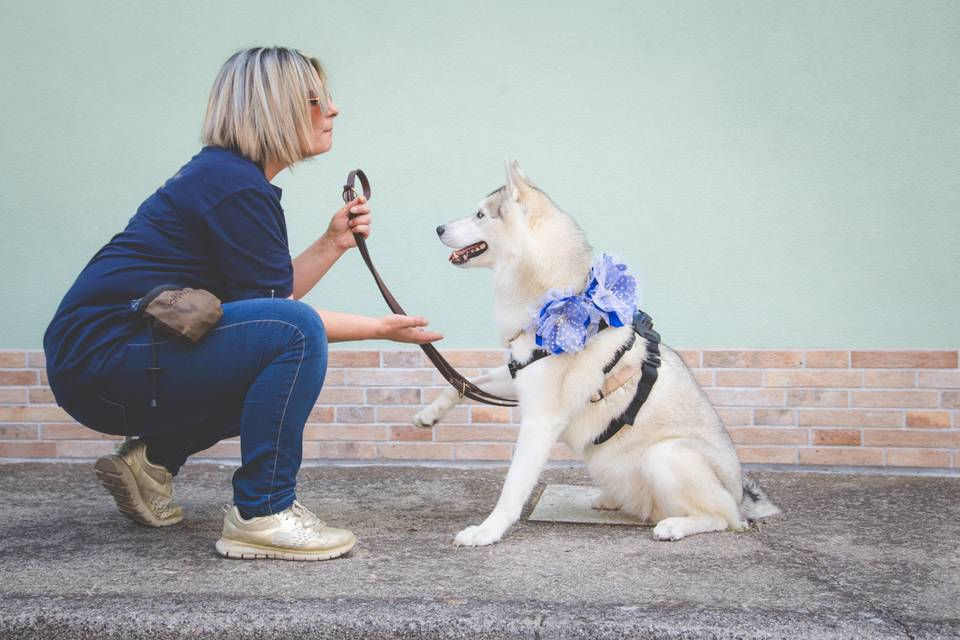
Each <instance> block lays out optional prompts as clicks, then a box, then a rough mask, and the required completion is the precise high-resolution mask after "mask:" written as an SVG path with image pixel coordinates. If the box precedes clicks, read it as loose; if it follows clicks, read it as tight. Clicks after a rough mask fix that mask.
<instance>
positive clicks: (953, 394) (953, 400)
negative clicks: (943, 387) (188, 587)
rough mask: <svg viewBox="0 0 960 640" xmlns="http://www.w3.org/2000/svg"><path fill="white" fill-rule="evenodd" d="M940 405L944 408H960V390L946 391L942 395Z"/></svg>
mask: <svg viewBox="0 0 960 640" xmlns="http://www.w3.org/2000/svg"><path fill="white" fill-rule="evenodd" d="M940 406H941V407H943V408H944V409H960V391H944V392H943V393H942V394H941V395H940Z"/></svg>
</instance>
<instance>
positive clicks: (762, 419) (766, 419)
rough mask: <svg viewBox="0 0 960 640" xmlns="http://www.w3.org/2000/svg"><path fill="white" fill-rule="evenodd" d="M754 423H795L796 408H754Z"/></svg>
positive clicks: (782, 424) (780, 424)
mask: <svg viewBox="0 0 960 640" xmlns="http://www.w3.org/2000/svg"><path fill="white" fill-rule="evenodd" d="M753 423H754V424H764V425H777V426H784V425H793V424H797V410H796V409H754V411H753Z"/></svg>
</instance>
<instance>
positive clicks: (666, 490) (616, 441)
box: [414, 161, 780, 546]
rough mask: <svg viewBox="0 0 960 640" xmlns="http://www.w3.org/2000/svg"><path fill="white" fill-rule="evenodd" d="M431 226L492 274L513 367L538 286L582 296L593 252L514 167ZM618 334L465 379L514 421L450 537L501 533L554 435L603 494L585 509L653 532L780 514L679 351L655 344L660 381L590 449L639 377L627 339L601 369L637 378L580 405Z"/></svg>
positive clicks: (448, 396)
mask: <svg viewBox="0 0 960 640" xmlns="http://www.w3.org/2000/svg"><path fill="white" fill-rule="evenodd" d="M437 233H438V234H439V235H440V240H441V241H442V242H443V243H444V244H445V245H447V246H449V247H451V248H453V249H454V252H453V254H452V255H451V256H450V261H451V262H452V263H453V264H455V265H457V266H460V267H490V268H492V269H493V286H494V300H495V316H496V323H497V327H498V329H499V331H500V336H501V338H502V340H503V343H504V344H505V345H507V346H508V347H509V349H510V357H511V358H512V359H513V360H514V361H516V362H520V363H523V362H526V361H527V360H528V359H530V357H531V355H532V354H533V352H534V350H535V349H536V344H535V340H534V335H532V334H531V333H530V332H529V331H524V327H526V326H527V325H528V323H529V322H530V319H531V309H534V308H536V305H537V303H538V301H540V300H541V298H543V296H544V294H546V293H547V292H548V291H549V290H551V289H569V290H573V291H583V289H584V287H585V286H586V285H587V280H588V277H589V272H590V268H591V264H592V262H593V256H592V251H591V248H590V245H589V244H587V240H586V238H585V236H584V234H583V231H582V230H581V229H580V227H578V226H577V224H576V222H574V220H573V219H572V218H571V217H570V216H569V215H567V214H566V213H564V212H563V211H561V210H560V209H559V208H558V207H557V206H556V205H555V204H554V203H553V201H551V200H550V198H549V197H548V196H547V195H546V194H545V193H543V192H542V191H540V190H539V189H537V187H536V186H534V185H533V183H532V182H531V181H530V180H529V179H528V178H527V177H526V176H525V175H524V174H523V172H522V171H521V169H520V167H519V165H518V164H517V163H516V162H510V161H508V162H507V184H506V186H504V187H503V188H501V189H499V190H497V191H495V192H493V193H491V194H490V195H489V196H487V197H486V198H484V199H483V200H482V201H481V202H480V205H479V208H478V210H477V212H476V213H475V214H473V215H471V216H469V217H467V218H462V219H459V220H455V221H453V222H451V223H449V224H446V225H443V226H442V227H438V228H437ZM631 334H633V328H632V327H629V326H623V327H617V328H614V327H610V328H607V329H605V330H603V331H600V332H599V333H597V334H596V335H595V336H593V337H591V338H589V339H588V340H587V342H586V345H585V346H584V348H583V349H582V350H581V351H578V352H576V353H563V354H560V355H551V356H549V357H545V358H542V359H539V360H537V361H535V362H533V363H531V364H530V365H528V366H526V367H524V368H522V369H520V370H519V371H517V372H516V379H513V378H511V376H510V373H509V371H508V367H506V366H503V367H500V368H497V369H495V370H493V371H491V372H490V373H489V374H488V375H485V376H481V377H478V378H476V379H474V380H473V382H475V383H476V384H477V385H479V386H481V387H483V388H484V389H485V390H487V391H490V392H492V393H494V394H497V395H500V396H511V397H516V398H517V399H518V402H519V407H520V414H521V424H520V432H519V437H518V439H517V446H516V449H515V452H514V456H513V460H512V462H511V463H510V470H509V471H508V472H507V478H506V481H505V482H504V485H503V490H502V492H501V494H500V499H499V500H498V501H497V505H496V507H495V508H494V509H493V511H492V512H491V513H490V515H489V516H488V517H487V519H486V520H484V521H483V522H482V523H481V524H479V525H477V526H472V527H467V528H466V529H464V530H463V531H461V532H460V533H459V534H458V535H457V537H456V540H455V542H456V544H457V545H460V546H478V545H488V544H492V543H494V542H497V541H498V540H500V539H501V538H502V537H503V534H504V533H505V532H506V530H507V529H508V528H509V527H510V526H511V525H512V524H513V523H514V522H516V521H517V519H518V518H519V517H520V512H521V510H522V508H523V505H524V503H525V502H526V501H527V498H529V496H530V493H531V491H532V490H533V488H534V486H535V484H536V482H537V480H538V478H539V477H540V473H541V471H542V470H543V468H544V465H545V464H546V462H547V458H548V456H549V453H550V449H551V447H552V446H553V444H554V443H556V442H557V441H558V440H562V441H563V442H564V443H565V444H566V445H567V446H568V447H570V448H571V449H573V450H574V451H578V452H582V453H583V456H584V460H585V461H586V465H587V469H588V471H589V473H590V476H591V478H592V479H593V481H594V482H595V483H596V484H597V486H598V487H600V489H601V490H602V495H601V497H600V498H599V499H598V500H597V501H596V502H595V503H594V507H595V508H597V509H622V510H623V511H624V512H626V513H630V514H632V515H635V516H637V517H639V518H642V519H643V520H644V521H647V522H651V523H653V522H655V523H656V526H655V527H654V529H653V537H654V538H655V539H657V540H680V539H681V538H684V537H686V536H689V535H693V534H696V533H703V532H706V531H717V530H723V529H727V528H733V529H742V528H744V527H745V526H746V525H747V520H751V519H757V518H762V517H766V516H770V515H774V514H776V513H779V511H780V510H779V509H778V508H777V507H776V506H775V505H774V504H773V503H771V502H770V501H769V500H768V499H767V497H766V495H765V494H764V493H763V491H762V490H761V489H760V488H759V486H757V485H756V484H755V483H754V482H753V481H751V480H749V479H748V478H746V477H745V476H743V475H742V473H741V470H740V461H739V459H738V458H737V453H736V450H735V449H734V447H733V444H732V443H731V441H730V437H729V435H728V434H727V432H726V430H725V429H724V427H723V423H722V422H721V421H720V417H719V416H718V415H717V412H716V411H715V410H714V409H713V407H712V406H711V405H710V401H709V400H708V399H707V396H706V394H704V392H703V390H702V389H701V388H700V386H699V385H698V384H697V382H696V380H695V379H694V377H693V375H692V373H691V372H690V370H689V369H688V368H687V367H686V366H685V365H684V363H683V361H682V360H681V359H680V356H678V355H677V354H676V352H674V351H673V350H672V349H670V348H668V347H666V346H662V353H661V359H662V364H661V366H660V368H659V376H658V378H657V380H656V383H655V384H654V386H653V388H652V390H651V392H650V395H649V397H648V398H647V400H646V402H645V403H644V404H643V405H642V406H641V408H640V411H639V413H638V414H637V416H636V419H635V420H634V421H633V424H632V425H626V426H625V427H623V428H622V429H621V430H620V431H619V432H618V433H617V434H616V435H615V436H614V437H613V438H611V439H609V440H607V441H606V442H603V443H602V444H599V445H595V444H593V441H594V440H595V439H597V437H598V435H600V434H601V433H602V432H604V431H605V429H606V428H607V425H608V424H609V423H610V421H611V420H612V419H614V418H617V417H618V416H620V415H621V414H623V412H624V410H625V409H626V408H627V406H628V405H629V403H630V401H631V400H632V399H633V396H634V393H635V392H636V390H637V385H638V384H639V382H640V380H641V378H642V375H643V374H642V372H640V371H639V370H640V367H641V365H642V363H643V361H644V359H645V358H648V343H647V340H646V339H645V338H643V336H642V335H639V334H637V335H636V338H635V339H634V341H633V346H632V347H630V348H629V349H628V350H627V351H626V352H625V353H624V355H623V356H622V357H621V358H620V360H619V361H618V363H617V364H616V368H614V370H613V371H612V372H611V375H614V374H616V373H617V372H618V371H626V372H627V373H629V372H631V371H633V372H636V373H634V374H633V375H632V377H631V378H630V379H629V380H628V381H627V382H626V384H624V385H623V386H620V387H619V388H618V389H616V390H613V391H611V392H610V393H609V394H608V395H606V396H605V397H603V399H601V400H599V401H592V399H593V400H596V397H595V394H596V393H597V391H598V390H599V389H601V387H602V386H603V385H604V380H605V377H606V375H605V374H604V372H603V369H604V366H605V365H607V364H608V363H609V362H611V361H612V360H613V358H614V356H615V354H616V352H617V351H618V349H620V348H621V347H623V346H626V345H628V344H629V343H630V336H631ZM631 367H632V368H631ZM459 401H460V398H459V396H458V394H457V392H456V391H455V390H454V389H453V388H450V389H447V390H446V391H444V392H443V393H442V394H441V395H440V396H439V397H438V398H437V399H436V400H435V401H434V402H433V403H432V404H430V405H429V406H428V407H426V408H424V409H423V410H421V411H420V412H419V413H418V414H417V415H416V416H415V417H414V424H416V425H418V426H421V427H429V426H432V425H434V424H436V423H437V422H438V421H439V420H441V419H442V418H443V416H444V415H445V414H446V413H447V412H448V411H450V410H451V409H452V408H453V407H455V406H456V405H457V404H458V403H459Z"/></svg>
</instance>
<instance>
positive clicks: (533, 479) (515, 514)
mask: <svg viewBox="0 0 960 640" xmlns="http://www.w3.org/2000/svg"><path fill="white" fill-rule="evenodd" d="M565 426H566V420H565V419H564V418H563V417H562V416H559V415H540V416H537V417H531V418H527V417H526V416H525V417H524V418H523V421H522V422H521V424H520V434H519V436H518V438H517V446H516V449H514V453H513V460H511V461H510V470H509V471H508V472H507V479H506V480H505V481H504V483H503V489H502V490H501V492H500V499H499V500H498V501H497V506H496V507H494V509H493V511H491V512H490V515H489V516H487V519H486V520H484V521H483V522H482V523H481V524H479V525H477V526H473V527H467V528H466V529H464V530H463V531H461V532H460V533H459V534H457V537H456V540H455V541H454V542H455V543H456V544H457V546H461V547H476V546H483V545H487V544H493V543H494V542H497V541H498V540H500V538H502V537H503V534H504V533H505V532H506V531H507V529H509V528H510V525H512V524H513V523H514V522H516V521H517V520H518V519H519V518H520V512H521V511H522V510H523V505H524V503H525V502H526V501H527V498H529V497H530V493H531V492H532V491H533V487H534V485H536V483H537V479H539V478H540V473H541V472H542V471H543V467H544V466H545V465H546V463H547V458H548V457H549V456H550V448H551V447H552V446H553V445H554V443H556V442H557V439H558V438H559V437H560V434H561V433H562V432H563V429H564V427H565Z"/></svg>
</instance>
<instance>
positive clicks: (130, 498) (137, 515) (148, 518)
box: [93, 455, 183, 527]
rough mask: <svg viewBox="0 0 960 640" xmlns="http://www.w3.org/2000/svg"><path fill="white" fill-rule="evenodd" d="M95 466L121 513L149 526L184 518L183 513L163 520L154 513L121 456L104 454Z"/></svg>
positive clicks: (162, 525) (101, 482)
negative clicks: (144, 499)
mask: <svg viewBox="0 0 960 640" xmlns="http://www.w3.org/2000/svg"><path fill="white" fill-rule="evenodd" d="M93 468H94V471H95V472H96V474H97V479H98V480H100V484H102V485H103V486H104V488H105V489H106V490H107V491H109V492H110V495H111V496H113V500H114V502H116V503H117V508H118V509H119V510H120V513H122V514H123V515H124V516H126V517H127V518H129V519H130V520H133V521H134V522H136V523H137V524H142V525H146V526H148V527H169V526H170V525H172V524H177V523H178V522H180V521H181V520H183V516H182V515H180V516H175V517H173V518H167V519H166V520H161V519H160V518H157V517H156V516H155V515H153V512H152V511H150V507H148V506H147V504H146V503H145V502H144V501H143V498H142V497H141V496H140V492H139V491H138V490H137V481H136V479H135V478H134V477H133V471H131V470H130V467H129V466H127V463H126V462H124V461H123V460H122V459H121V458H120V456H115V455H111V456H104V457H102V458H100V459H99V460H97V463H96V464H95V465H94V467H93Z"/></svg>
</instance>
